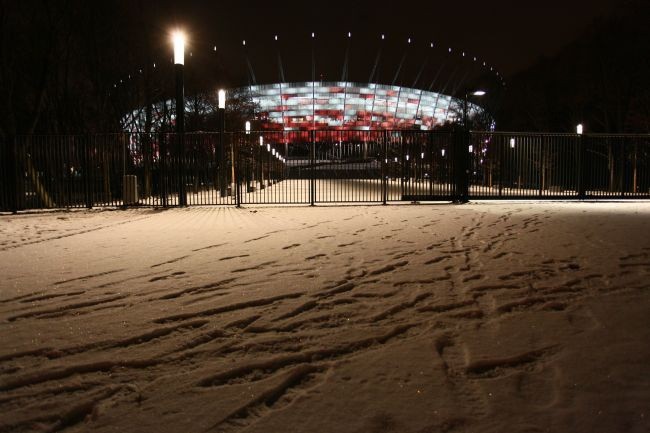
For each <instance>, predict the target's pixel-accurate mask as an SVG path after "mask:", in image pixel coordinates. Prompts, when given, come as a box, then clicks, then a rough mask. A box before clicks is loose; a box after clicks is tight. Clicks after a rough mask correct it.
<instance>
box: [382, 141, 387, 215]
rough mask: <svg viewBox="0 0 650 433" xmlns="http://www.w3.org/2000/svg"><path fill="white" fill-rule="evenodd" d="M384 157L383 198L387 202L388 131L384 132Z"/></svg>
mask: <svg viewBox="0 0 650 433" xmlns="http://www.w3.org/2000/svg"><path fill="white" fill-rule="evenodd" d="M382 139H383V140H382V141H383V143H382V147H383V151H384V152H383V158H382V159H381V200H382V204H384V205H385V204H386V201H387V199H388V175H387V173H386V164H387V162H388V131H386V130H384V131H383V133H382Z"/></svg>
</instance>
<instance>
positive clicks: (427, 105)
mask: <svg viewBox="0 0 650 433" xmlns="http://www.w3.org/2000/svg"><path fill="white" fill-rule="evenodd" d="M232 93H236V94H240V95H241V94H247V95H249V96H250V98H251V99H252V101H253V103H254V104H255V106H256V107H257V109H258V112H257V113H256V118H257V119H258V120H260V121H261V124H262V128H263V129H266V130H284V131H306V130H312V129H316V130H361V131H364V130H378V129H379V130H383V129H419V130H432V129H435V128H436V127H439V126H441V125H444V124H445V123H453V122H456V121H458V120H459V118H460V117H461V116H462V104H463V101H462V100H460V99H458V98H452V97H451V96H449V95H444V94H442V93H436V92H430V91H426V90H421V89H413V88H408V87H401V86H390V85H384V84H361V83H351V82H319V81H317V82H311V81H308V82H300V83H275V84H265V85H252V86H247V87H244V88H239V89H234V90H233V92H232ZM210 99H211V98H209V97H207V98H200V99H199V100H198V101H195V100H188V101H186V112H187V113H196V111H197V106H196V105H197V103H198V105H199V107H198V109H199V112H200V113H201V114H202V115H204V116H208V115H211V114H213V113H214V110H215V107H214V106H213V105H212V104H210V103H209V102H208V101H210ZM212 99H214V98H212ZM165 104H166V105H167V109H166V111H167V112H168V113H170V116H171V120H172V121H173V119H174V118H175V115H174V114H173V108H174V104H173V101H172V100H168V101H165V102H160V103H158V104H155V106H154V110H153V112H154V113H153V114H154V119H153V125H154V126H159V123H160V121H161V118H160V113H162V112H163V111H165V110H163V106H164V105H165ZM481 110H482V109H481V108H480V107H479V106H478V105H475V104H471V103H470V104H468V112H469V113H468V114H469V116H470V117H472V116H474V115H475V114H476V113H478V112H480V111H481ZM144 116H145V112H144V110H143V109H142V108H140V109H137V110H134V111H132V112H131V113H129V115H127V116H125V118H124V119H123V126H124V129H126V130H129V131H142V130H143V129H142V127H143V125H144V121H145V118H144Z"/></svg>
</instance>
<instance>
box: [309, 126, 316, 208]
mask: <svg viewBox="0 0 650 433" xmlns="http://www.w3.org/2000/svg"><path fill="white" fill-rule="evenodd" d="M309 157H310V160H311V164H310V165H311V170H310V172H309V173H310V179H309V202H310V203H309V204H310V205H311V206H314V204H315V202H316V131H314V130H312V131H311V148H310V151H309Z"/></svg>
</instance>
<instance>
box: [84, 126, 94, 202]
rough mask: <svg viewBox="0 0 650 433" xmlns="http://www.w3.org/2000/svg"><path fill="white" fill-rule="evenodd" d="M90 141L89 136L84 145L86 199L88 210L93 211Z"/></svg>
mask: <svg viewBox="0 0 650 433" xmlns="http://www.w3.org/2000/svg"><path fill="white" fill-rule="evenodd" d="M90 140H91V135H90V134H88V135H87V136H86V140H85V143H84V144H85V145H84V174H85V176H84V196H85V199H86V208H87V209H92V208H93V201H92V197H91V190H90V185H91V181H90V176H91V175H92V174H91V172H92V169H91V164H90Z"/></svg>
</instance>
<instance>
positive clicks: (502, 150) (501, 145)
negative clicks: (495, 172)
mask: <svg viewBox="0 0 650 433" xmlns="http://www.w3.org/2000/svg"><path fill="white" fill-rule="evenodd" d="M498 138H501V139H500V140H496V142H497V151H498V152H499V198H501V197H502V196H503V178H504V174H505V171H506V169H505V160H504V158H503V155H504V153H505V148H506V146H507V145H508V144H507V142H508V139H507V138H505V136H500V137H498Z"/></svg>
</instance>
